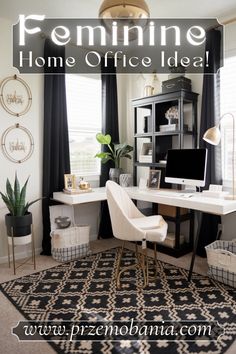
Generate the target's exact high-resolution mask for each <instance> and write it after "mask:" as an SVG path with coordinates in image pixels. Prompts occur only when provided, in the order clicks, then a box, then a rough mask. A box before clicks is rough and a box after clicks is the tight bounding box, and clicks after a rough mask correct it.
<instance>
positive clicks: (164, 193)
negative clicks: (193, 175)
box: [155, 190, 195, 198]
mask: <svg viewBox="0 0 236 354" xmlns="http://www.w3.org/2000/svg"><path fill="white" fill-rule="evenodd" d="M155 194H157V195H160V196H163V197H183V198H191V197H193V196H194V194H195V193H186V192H176V191H173V192H172V191H164V190H157V191H155Z"/></svg>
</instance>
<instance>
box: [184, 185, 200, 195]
mask: <svg viewBox="0 0 236 354" xmlns="http://www.w3.org/2000/svg"><path fill="white" fill-rule="evenodd" d="M197 192H199V188H198V187H193V186H190V187H187V188H186V187H185V189H181V193H183V194H184V193H186V194H188V193H197Z"/></svg>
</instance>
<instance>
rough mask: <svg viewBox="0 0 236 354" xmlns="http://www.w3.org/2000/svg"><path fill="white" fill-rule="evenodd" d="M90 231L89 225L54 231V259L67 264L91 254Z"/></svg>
mask: <svg viewBox="0 0 236 354" xmlns="http://www.w3.org/2000/svg"><path fill="white" fill-rule="evenodd" d="M89 231H90V226H88V225H78V226H74V227H69V228H67V229H56V230H54V231H52V232H51V238H52V239H51V244H52V257H53V258H54V259H55V260H56V261H58V262H67V261H71V260H74V259H79V258H83V257H85V256H87V255H88V254H90V253H91V251H90V247H89Z"/></svg>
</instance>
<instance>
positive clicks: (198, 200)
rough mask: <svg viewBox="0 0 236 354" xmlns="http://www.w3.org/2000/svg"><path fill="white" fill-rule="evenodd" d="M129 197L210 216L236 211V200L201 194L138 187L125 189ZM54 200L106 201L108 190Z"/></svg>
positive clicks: (57, 196) (59, 195) (60, 195)
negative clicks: (159, 192)
mask: <svg viewBox="0 0 236 354" xmlns="http://www.w3.org/2000/svg"><path fill="white" fill-rule="evenodd" d="M125 190H126V191H127V192H128V194H129V196H130V197H131V198H132V199H135V200H142V201H145V202H151V203H158V204H166V205H172V206H176V207H180V208H187V209H192V210H198V211H202V212H206V213H210V214H216V215H226V214H230V213H233V212H235V211H236V200H225V199H219V198H209V197H208V198H207V197H204V195H203V194H201V193H196V194H194V195H193V196H192V197H180V196H175V194H174V193H173V195H170V196H169V195H168V196H166V195H165V196H164V195H160V194H158V191H155V190H148V189H147V190H140V189H139V188H138V187H128V188H125ZM53 199H54V200H56V201H58V202H61V203H63V204H68V205H77V204H84V203H93V202H99V201H102V200H106V199H107V196H106V189H105V187H102V188H94V189H93V191H92V192H90V193H83V194H72V195H70V194H66V193H63V192H54V193H53Z"/></svg>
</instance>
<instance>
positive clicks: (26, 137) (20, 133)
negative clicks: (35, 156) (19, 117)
mask: <svg viewBox="0 0 236 354" xmlns="http://www.w3.org/2000/svg"><path fill="white" fill-rule="evenodd" d="M1 145H2V150H3V154H4V155H5V157H6V158H7V159H8V160H10V161H11V162H15V163H22V162H25V161H26V160H28V159H29V158H30V156H31V155H32V153H33V151H34V141H33V136H32V134H31V133H30V131H29V130H28V129H26V128H25V127H22V126H21V125H19V124H18V123H17V124H15V125H13V126H11V127H9V128H8V129H6V130H5V132H4V133H3V135H2V139H1Z"/></svg>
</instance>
